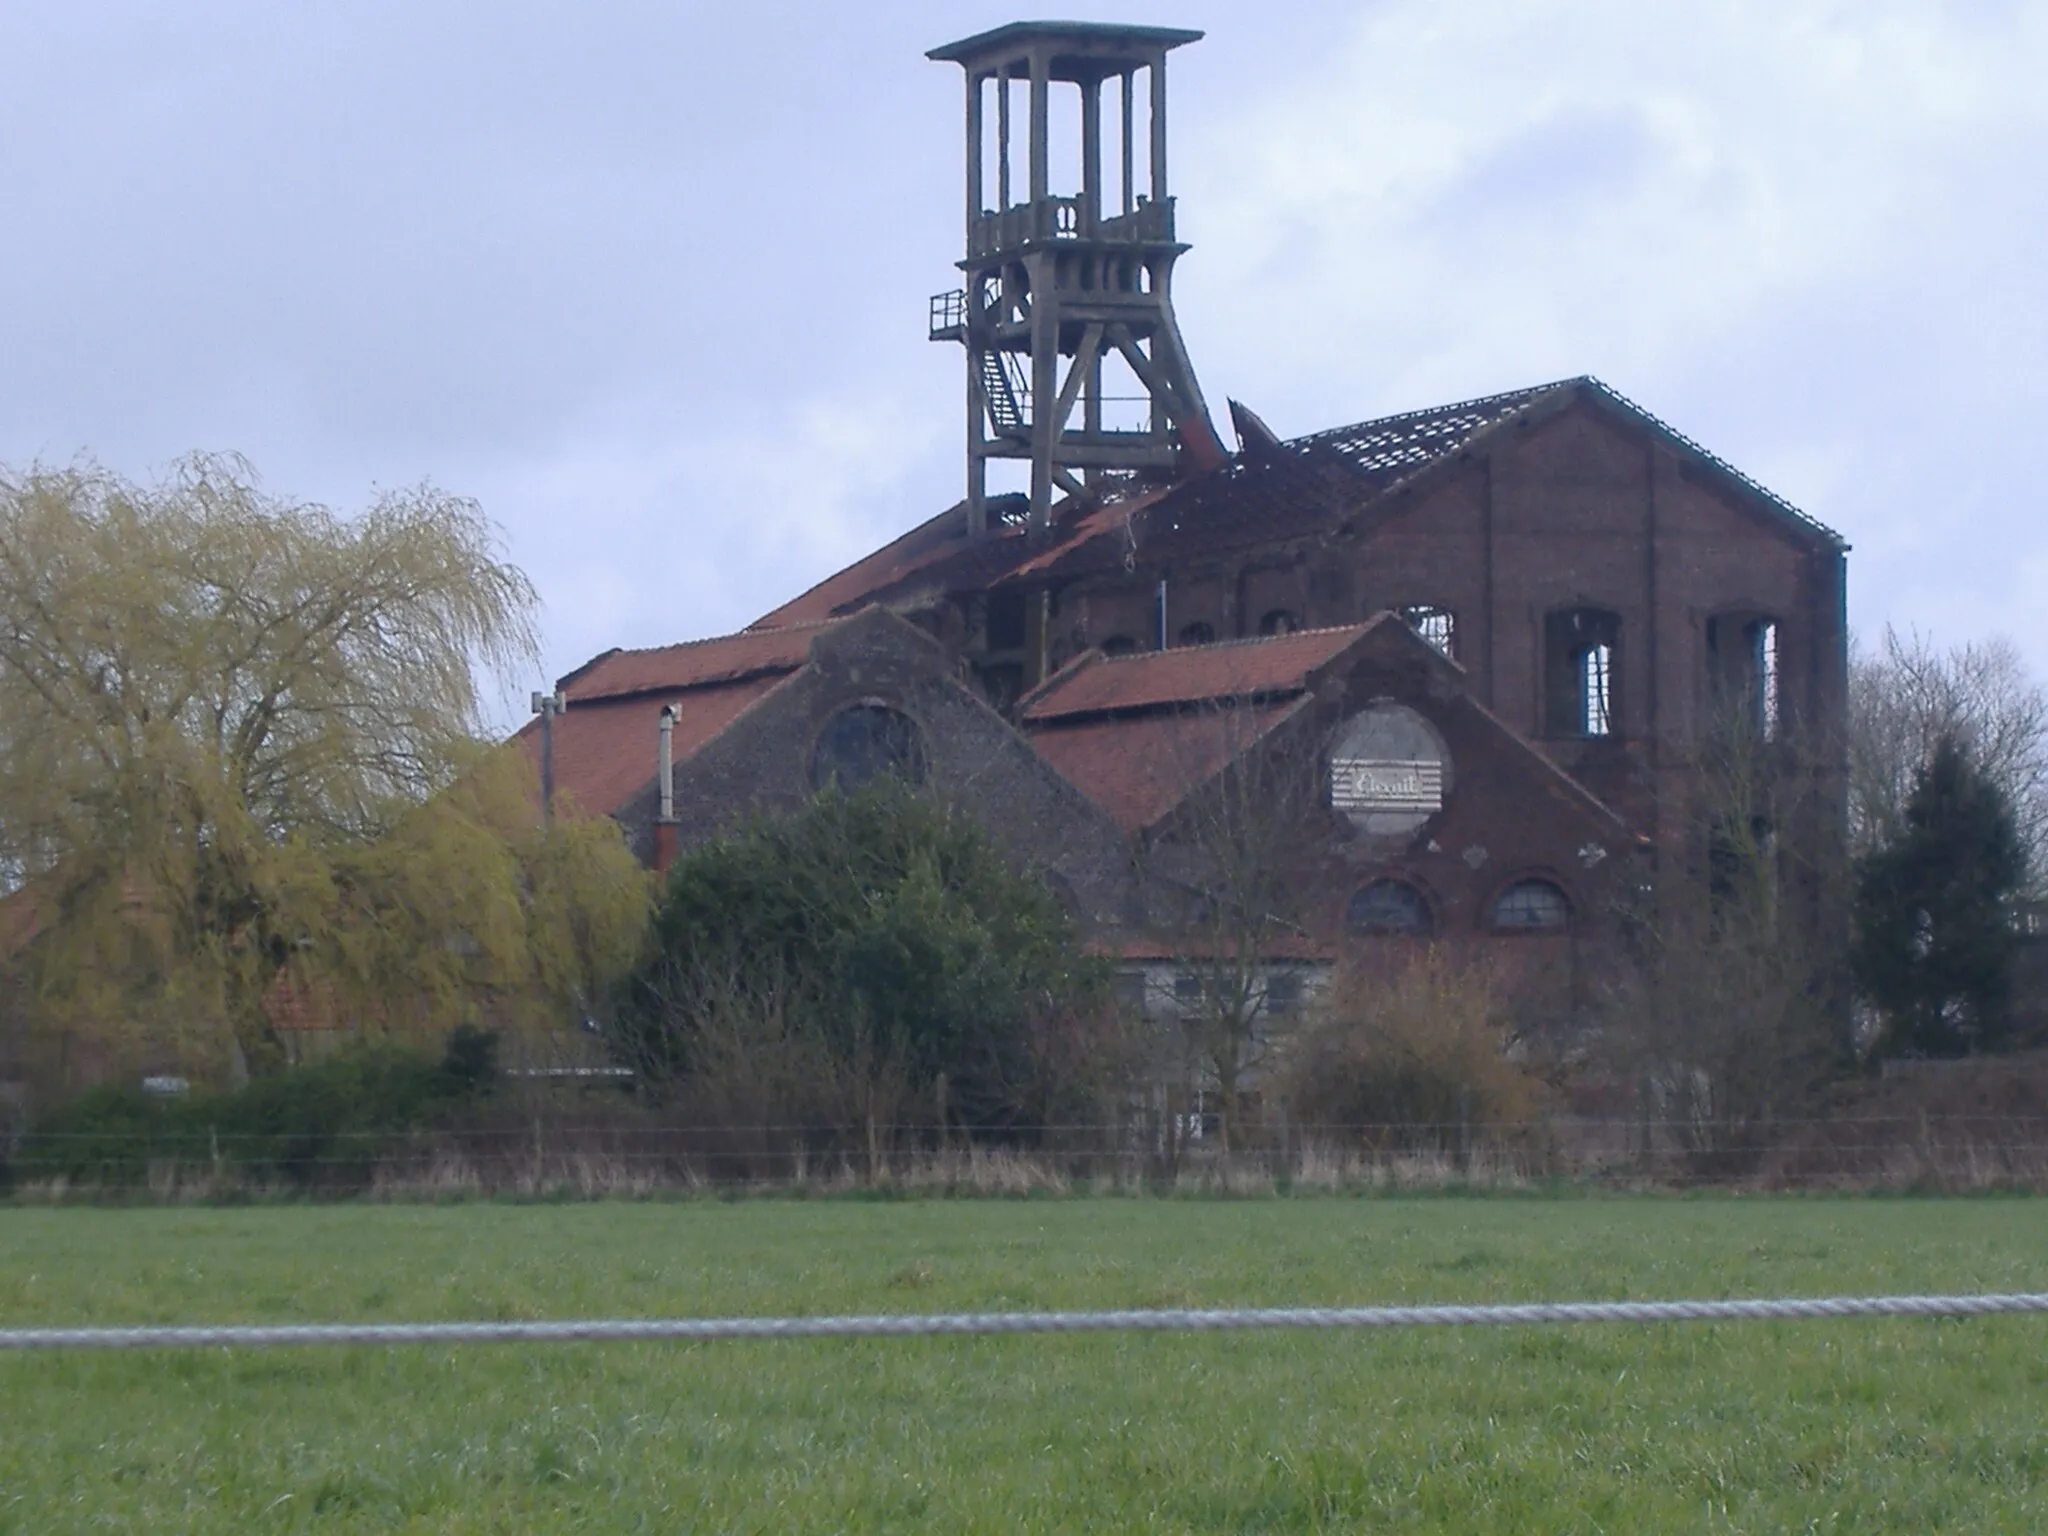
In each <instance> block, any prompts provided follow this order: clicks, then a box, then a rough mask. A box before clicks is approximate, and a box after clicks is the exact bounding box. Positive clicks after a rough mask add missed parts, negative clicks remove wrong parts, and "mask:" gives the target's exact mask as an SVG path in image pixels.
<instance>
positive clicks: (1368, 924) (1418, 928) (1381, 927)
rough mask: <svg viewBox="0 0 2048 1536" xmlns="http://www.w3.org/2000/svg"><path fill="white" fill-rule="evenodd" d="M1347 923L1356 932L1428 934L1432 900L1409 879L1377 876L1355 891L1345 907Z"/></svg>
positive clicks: (1345, 922) (1346, 925) (1345, 924)
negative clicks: (1425, 898) (1382, 878)
mask: <svg viewBox="0 0 2048 1536" xmlns="http://www.w3.org/2000/svg"><path fill="white" fill-rule="evenodd" d="M1344 926H1345V927H1347V928H1349V929H1350V930H1351V931H1352V932H1353V933H1404V934H1426V933H1428V932H1429V931H1430V927H1431V923H1430V918H1429V903H1427V902H1426V901H1424V900H1423V899H1422V892H1420V891H1418V890H1416V889H1415V887H1414V886H1412V885H1410V884H1409V883H1408V882H1407V881H1406V880H1393V879H1387V880H1375V881H1373V882H1372V884H1370V885H1368V886H1366V887H1364V888H1363V889H1362V890H1359V891H1355V892H1353V893H1352V897H1351V900H1350V901H1349V902H1348V903H1347V904H1346V905H1345V908H1344Z"/></svg>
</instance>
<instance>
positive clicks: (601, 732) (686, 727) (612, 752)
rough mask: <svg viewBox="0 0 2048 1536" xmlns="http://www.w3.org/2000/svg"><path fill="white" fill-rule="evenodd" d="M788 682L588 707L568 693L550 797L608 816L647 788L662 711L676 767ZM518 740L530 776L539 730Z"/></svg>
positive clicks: (620, 698)
mask: <svg viewBox="0 0 2048 1536" xmlns="http://www.w3.org/2000/svg"><path fill="white" fill-rule="evenodd" d="M669 649H670V650H683V649H686V647H683V646H671V647H669ZM788 676H789V673H788V672H787V671H782V672H772V673H765V674H757V675H756V676H753V677H750V678H746V679H744V680H742V681H739V682H732V683H724V684H719V685H715V686H709V687H698V688H690V689H675V690H662V691H658V692H650V691H642V692H636V693H631V694H621V695H616V696H612V697H608V698H607V697H600V698H597V699H594V700H587V701H579V700H578V698H577V696H576V695H575V694H574V693H571V694H570V698H569V707H568V708H567V709H566V710H564V711H563V712H562V713H561V714H560V715H558V716H556V717H555V793H556V795H557V796H558V797H560V798H561V800H562V801H564V802H565V803H566V804H567V805H569V806H573V807H574V808H575V809H576V810H578V811H581V812H582V813H584V814H585V815H590V816H609V815H611V814H612V813H613V812H615V811H617V810H619V809H620V808H621V807H622V806H624V805H625V803H626V802H627V801H628V800H630V799H631V798H632V797H633V796H634V795H636V794H638V793H639V792H640V791H641V790H643V789H645V788H646V787H647V786H648V785H649V784H651V783H653V782H654V770H655V753H656V751H657V749H658V744H659V737H660V731H661V708H662V706H663V705H664V704H670V705H673V706H674V707H675V711H676V725H675V737H674V750H675V760H676V761H677V762H682V761H683V760H684V759H685V758H687V757H688V756H689V755H690V754H691V753H693V752H695V751H696V750H697V749H698V748H700V747H702V746H703V745H704V744H705V743H706V742H708V741H710V740H711V738H712V737H714V736H716V735H717V734H718V733H719V732H720V731H722V730H724V729H725V728H726V727H727V726H728V725H731V724H732V722H733V721H734V720H736V719H738V718H739V716H740V714H741V712H742V711H744V710H745V709H746V708H747V706H749V705H750V704H752V703H754V701H755V700H757V699H760V698H764V697H766V696H767V695H768V694H770V693H772V692H773V691H774V690H775V689H776V688H777V687H779V686H780V685H781V684H782V682H783V681H784V680H785V679H786V678H787V677H788ZM518 739H519V742H520V745H521V746H522V747H523V748H524V749H525V750H526V752H527V754H528V755H529V757H530V758H531V759H532V760H533V762H534V764H535V767H536V769H537V768H538V766H539V763H540V729H539V727H538V725H537V724H533V723H529V724H528V725H527V726H526V727H525V728H524V729H523V730H521V731H520V733H519V738H518Z"/></svg>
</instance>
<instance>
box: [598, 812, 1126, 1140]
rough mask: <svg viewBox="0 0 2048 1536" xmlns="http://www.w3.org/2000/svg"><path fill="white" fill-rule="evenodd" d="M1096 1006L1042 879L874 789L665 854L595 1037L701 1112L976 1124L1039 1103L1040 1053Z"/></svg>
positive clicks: (1101, 1005)
mask: <svg viewBox="0 0 2048 1536" xmlns="http://www.w3.org/2000/svg"><path fill="white" fill-rule="evenodd" d="M1107 1005H1108V973H1107V968H1106V967H1105V966H1104V965H1103V964H1102V963H1101V962H1100V961H1099V960H1098V959H1096V958H1094V957H1091V956H1088V955H1085V954H1084V953H1083V952H1082V948H1081V943H1080V937H1079V934H1078V933H1077V932H1076V931H1075V928H1074V926H1073V924H1072V922H1071V921H1070V920H1069V919H1068V917H1067V915H1066V914H1065V912H1064V911H1063V910H1062V909H1061V907H1060V905H1059V903H1058V901H1057V900H1056V899H1055V898H1054V897H1053V895H1052V893H1051V891H1050V890H1048V889H1047V888H1046V886H1045V885H1044V884H1043V883H1042V882H1040V881H1038V880H1036V879H1034V878H1033V877H1031V876H1030V875H1028V874H1024V873H1021V872H1019V871H1018V870H1016V869H1014V868H1012V867H1011V866H1010V865H1009V864H1008V863H1007V862H1006V861H1005V860H1004V858H1003V857H1002V855H1001V854H1000V853H999V852H997V850H996V849H995V847H994V846H993V844H991V843H990V842H989V840H988V838H987V837H986V835H985V834H984V833H983V832H982V831H981V829H980V828H979V827H978V826H977V825H975V824H974V823H973V822H971V821H969V820H967V819H966V818H964V817H960V816H957V815H953V814H950V813H949V812H948V811H947V809H946V808H945V807H944V806H942V805H940V804H938V803H936V802H934V801H933V800H931V799H930V798H928V797H924V796H921V795H919V794H918V793H916V792H915V791H914V790H911V789H909V788H907V787H905V786H903V785H901V784H899V783H897V782H896V781H894V780H892V779H882V780H878V781H876V782H875V783H872V784H870V785H868V786H865V787H863V788H862V789H860V790H858V791H856V792H855V793H852V794H840V793H838V792H836V791H835V792H828V793H826V794H823V795H820V796H818V797H817V798H816V799H814V800H812V801H810V802H808V803H807V804H806V805H805V806H803V807H802V808H801V809H799V810H797V811H795V812H794V813H792V814H789V815H786V816H781V817H776V818H769V819H763V820H759V821H756V822H754V823H752V824H750V825H748V826H746V827H745V828H743V829H741V830H740V831H738V832H736V833H734V834H732V835H731V836H728V837H725V838H722V839H719V840H717V841H715V842H712V843H708V844H706V845H704V846H702V847H700V848H697V849H695V850H693V851H692V852H690V853H688V854H686V855H685V856H684V857H683V858H682V859H680V860H679V861H678V862H677V863H676V865H675V866H674V868H673V869H672V870H671V872H670V876H669V882H668V888H667V891H666V893H665V895H664V896H663V898H662V900H661V903H660V906H659V907H658V909H657V911H656V915H655V920H654V926H653V936H652V942H651V944H650V947H649V951H648V954H647V957H646V959H645V960H644V961H643V963H642V964H641V966H640V967H639V969H638V971H637V972H636V973H635V975H634V976H633V977H632V979H631V981H630V982H629V984H628V986H627V988H626V989H625V993H624V996H623V998H622V1000H621V1004H620V1007H619V1009H618V1011H617V1021H616V1025H615V1029H614V1034H613V1045H614V1048H615V1050H616V1051H617V1052H618V1054H619V1055H620V1056H621V1057H622V1059H624V1060H625V1061H626V1062H627V1063H628V1064H630V1065H632V1066H634V1067H635V1068H636V1069H638V1070H639V1071H640V1072H642V1073H643V1074H644V1075H645V1076H647V1077H648V1078H650V1079H652V1080H654V1081H656V1082H661V1083H666V1084H669V1085H671V1086H672V1087H675V1088H678V1089H687V1090H689V1091H691V1092H693V1093H695V1094H697V1095H699V1097H700V1099H701V1098H702V1097H703V1096H704V1095H707V1094H709V1095H710V1096H712V1097H714V1098H719V1099H721V1101H722V1102H723V1103H724V1104H725V1106H726V1107H724V1108H722V1109H720V1110H718V1111H717V1113H718V1114H719V1115H720V1116H721V1117H735V1116H736V1117H740V1118H741V1119H745V1118H753V1123H755V1124H766V1123H769V1122H770V1121H772V1120H774V1119H776V1118H778V1117H781V1116H785V1115H795V1116H799V1117H802V1118H804V1119H806V1120H808V1121H811V1122H819V1121H823V1122H831V1123H837V1124H840V1125H846V1124H852V1123H864V1124H866V1125H868V1126H869V1127H873V1126H874V1125H875V1124H877V1123H878V1122H889V1121H894V1120H896V1119H898V1118H899V1117H901V1118H905V1119H909V1120H913V1121H914V1122H915V1123H917V1124H920V1125H929V1124H932V1123H933V1122H934V1121H935V1120H943V1122H944V1123H945V1124H947V1125H949V1126H952V1127H956V1128H959V1129H964V1130H969V1131H994V1130H1001V1129H1004V1128H1006V1127H1013V1126H1017V1125H1019V1124H1022V1123H1025V1122H1029V1121H1035V1120H1039V1119H1040V1117H1042V1116H1043V1115H1045V1114H1046V1113H1048V1112H1050V1110H1051V1108H1052V1105H1053V1101H1054V1100H1055V1099H1056V1098H1057V1097H1058V1093H1057V1091H1056V1087H1055V1085H1053V1084H1051V1083H1050V1082H1049V1080H1048V1075H1047V1069H1048V1066H1049V1063H1050V1062H1051V1061H1052V1059H1053V1055H1054V1054H1055V1053H1053V1052H1050V1051H1049V1050H1048V1049H1046V1047H1048V1046H1050V1045H1051V1044H1052V1043H1054V1042H1056V1041H1057V1042H1064V1041H1065V1040H1066V1039H1067V1038H1068V1037H1069V1036H1070V1035H1071V1033H1072V1030H1071V1028H1070V1027H1069V1025H1070V1021H1072V1020H1074V1019H1076V1018H1085V1017H1089V1016H1097V1015H1099V1016H1102V1017H1107V1015H1108V1012H1109V1010H1108V1006H1107ZM1069 1054H1071V1053H1069ZM756 1117H757V1118H756ZM730 1123H737V1122H736V1121H734V1122H730Z"/></svg>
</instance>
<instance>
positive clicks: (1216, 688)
mask: <svg viewBox="0 0 2048 1536" xmlns="http://www.w3.org/2000/svg"><path fill="white" fill-rule="evenodd" d="M1383 617H1384V616H1376V617H1375V618H1373V619H1370V620H1367V621H1366V622H1365V623H1363V624H1346V625H1343V626H1342V627H1340V628H1336V629H1304V630H1298V631H1296V632H1295V633H1293V634H1289V635H1272V636H1268V637H1266V638H1264V639H1258V640H1226V641H1223V642H1221V643H1219V644H1215V645H1191V646H1182V647H1179V648H1177V649H1174V650H1170V651H1144V652H1139V653H1137V654H1135V655H1128V656H1115V657H1106V656H1104V655H1103V654H1102V653H1101V652H1099V651H1090V652H1087V653H1085V654H1084V656H1083V657H1082V658H1081V659H1080V660H1079V661H1077V662H1076V663H1075V664H1074V665H1072V666H1070V667H1068V668H1066V669H1065V670H1064V671H1061V672H1058V673H1055V674H1054V675H1053V676H1052V677H1051V678H1050V679H1048V680H1047V681H1046V682H1045V683H1043V684H1042V685H1040V687H1039V688H1037V689H1036V690H1035V691H1033V692H1032V693H1031V694H1029V695H1027V696H1026V697H1025V699H1024V700H1023V701H1022V705H1021V708H1020V711H1019V714H1020V716H1021V718H1022V719H1024V720H1025V721H1027V722H1036V721H1048V720H1057V719H1061V718H1063V717H1069V716H1074V715H1089V714H1099V713H1108V712H1113V711H1120V710H1136V709H1148V708H1152V707H1154V706H1157V705H1162V704H1194V703H1202V702H1206V701H1210V700H1220V699H1248V698H1268V697H1273V696H1276V695H1281V694H1287V693H1298V692H1300V691H1301V690H1302V689H1303V688H1305V687H1307V686H1308V679H1309V675H1310V674H1311V673H1312V672H1314V671H1315V670H1316V669H1317V668H1318V667H1321V666H1324V665H1325V664H1327V663H1328V662H1330V661H1331V660H1333V659H1334V658H1336V657H1338V656H1340V655H1342V654H1343V653H1344V652H1345V651H1346V650H1347V649H1349V648H1350V647H1351V646H1352V645H1353V644H1354V643H1355V642H1356V641H1357V640H1358V639H1359V638H1360V637H1361V636H1363V635H1364V634H1366V633H1367V632H1368V631H1369V630H1371V629H1372V628H1373V627H1374V626H1375V625H1376V624H1378V623H1380V622H1382V621H1383Z"/></svg>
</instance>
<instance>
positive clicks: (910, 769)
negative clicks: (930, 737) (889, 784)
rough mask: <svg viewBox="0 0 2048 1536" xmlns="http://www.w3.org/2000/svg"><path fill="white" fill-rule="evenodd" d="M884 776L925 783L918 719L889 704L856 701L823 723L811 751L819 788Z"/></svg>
mask: <svg viewBox="0 0 2048 1536" xmlns="http://www.w3.org/2000/svg"><path fill="white" fill-rule="evenodd" d="M883 774H889V775H891V776H893V777H895V778H898V779H901V780H903V781H904V782H905V783H906V784H922V783H923V782H924V774H925V752H924V735H923V733H922V732H920V731H919V730H918V728H917V724H916V722H915V721H913V720H912V719H911V718H910V717H909V716H908V715H906V714H904V713H903V712H902V711H901V710H895V709H891V708H889V707H888V706H887V705H886V704H856V705H854V706H853V707H852V708H851V709H842V710H841V711H839V713H838V714H836V715H834V716H833V717H832V718H831V719H830V720H829V721H827V722H826V723H825V729H824V731H823V732H821V733H820V734H819V736H818V745H817V746H816V747H815V748H814V749H813V750H812V752H811V783H812V784H813V785H814V786H815V787H817V788H819V789H824V788H826V787H827V786H829V785H833V784H836V785H838V786H839V788H841V789H858V788H860V786H861V785H863V784H866V783H868V782H869V781H870V780H873V779H876V778H879V777H881V776H882V775H883Z"/></svg>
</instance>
